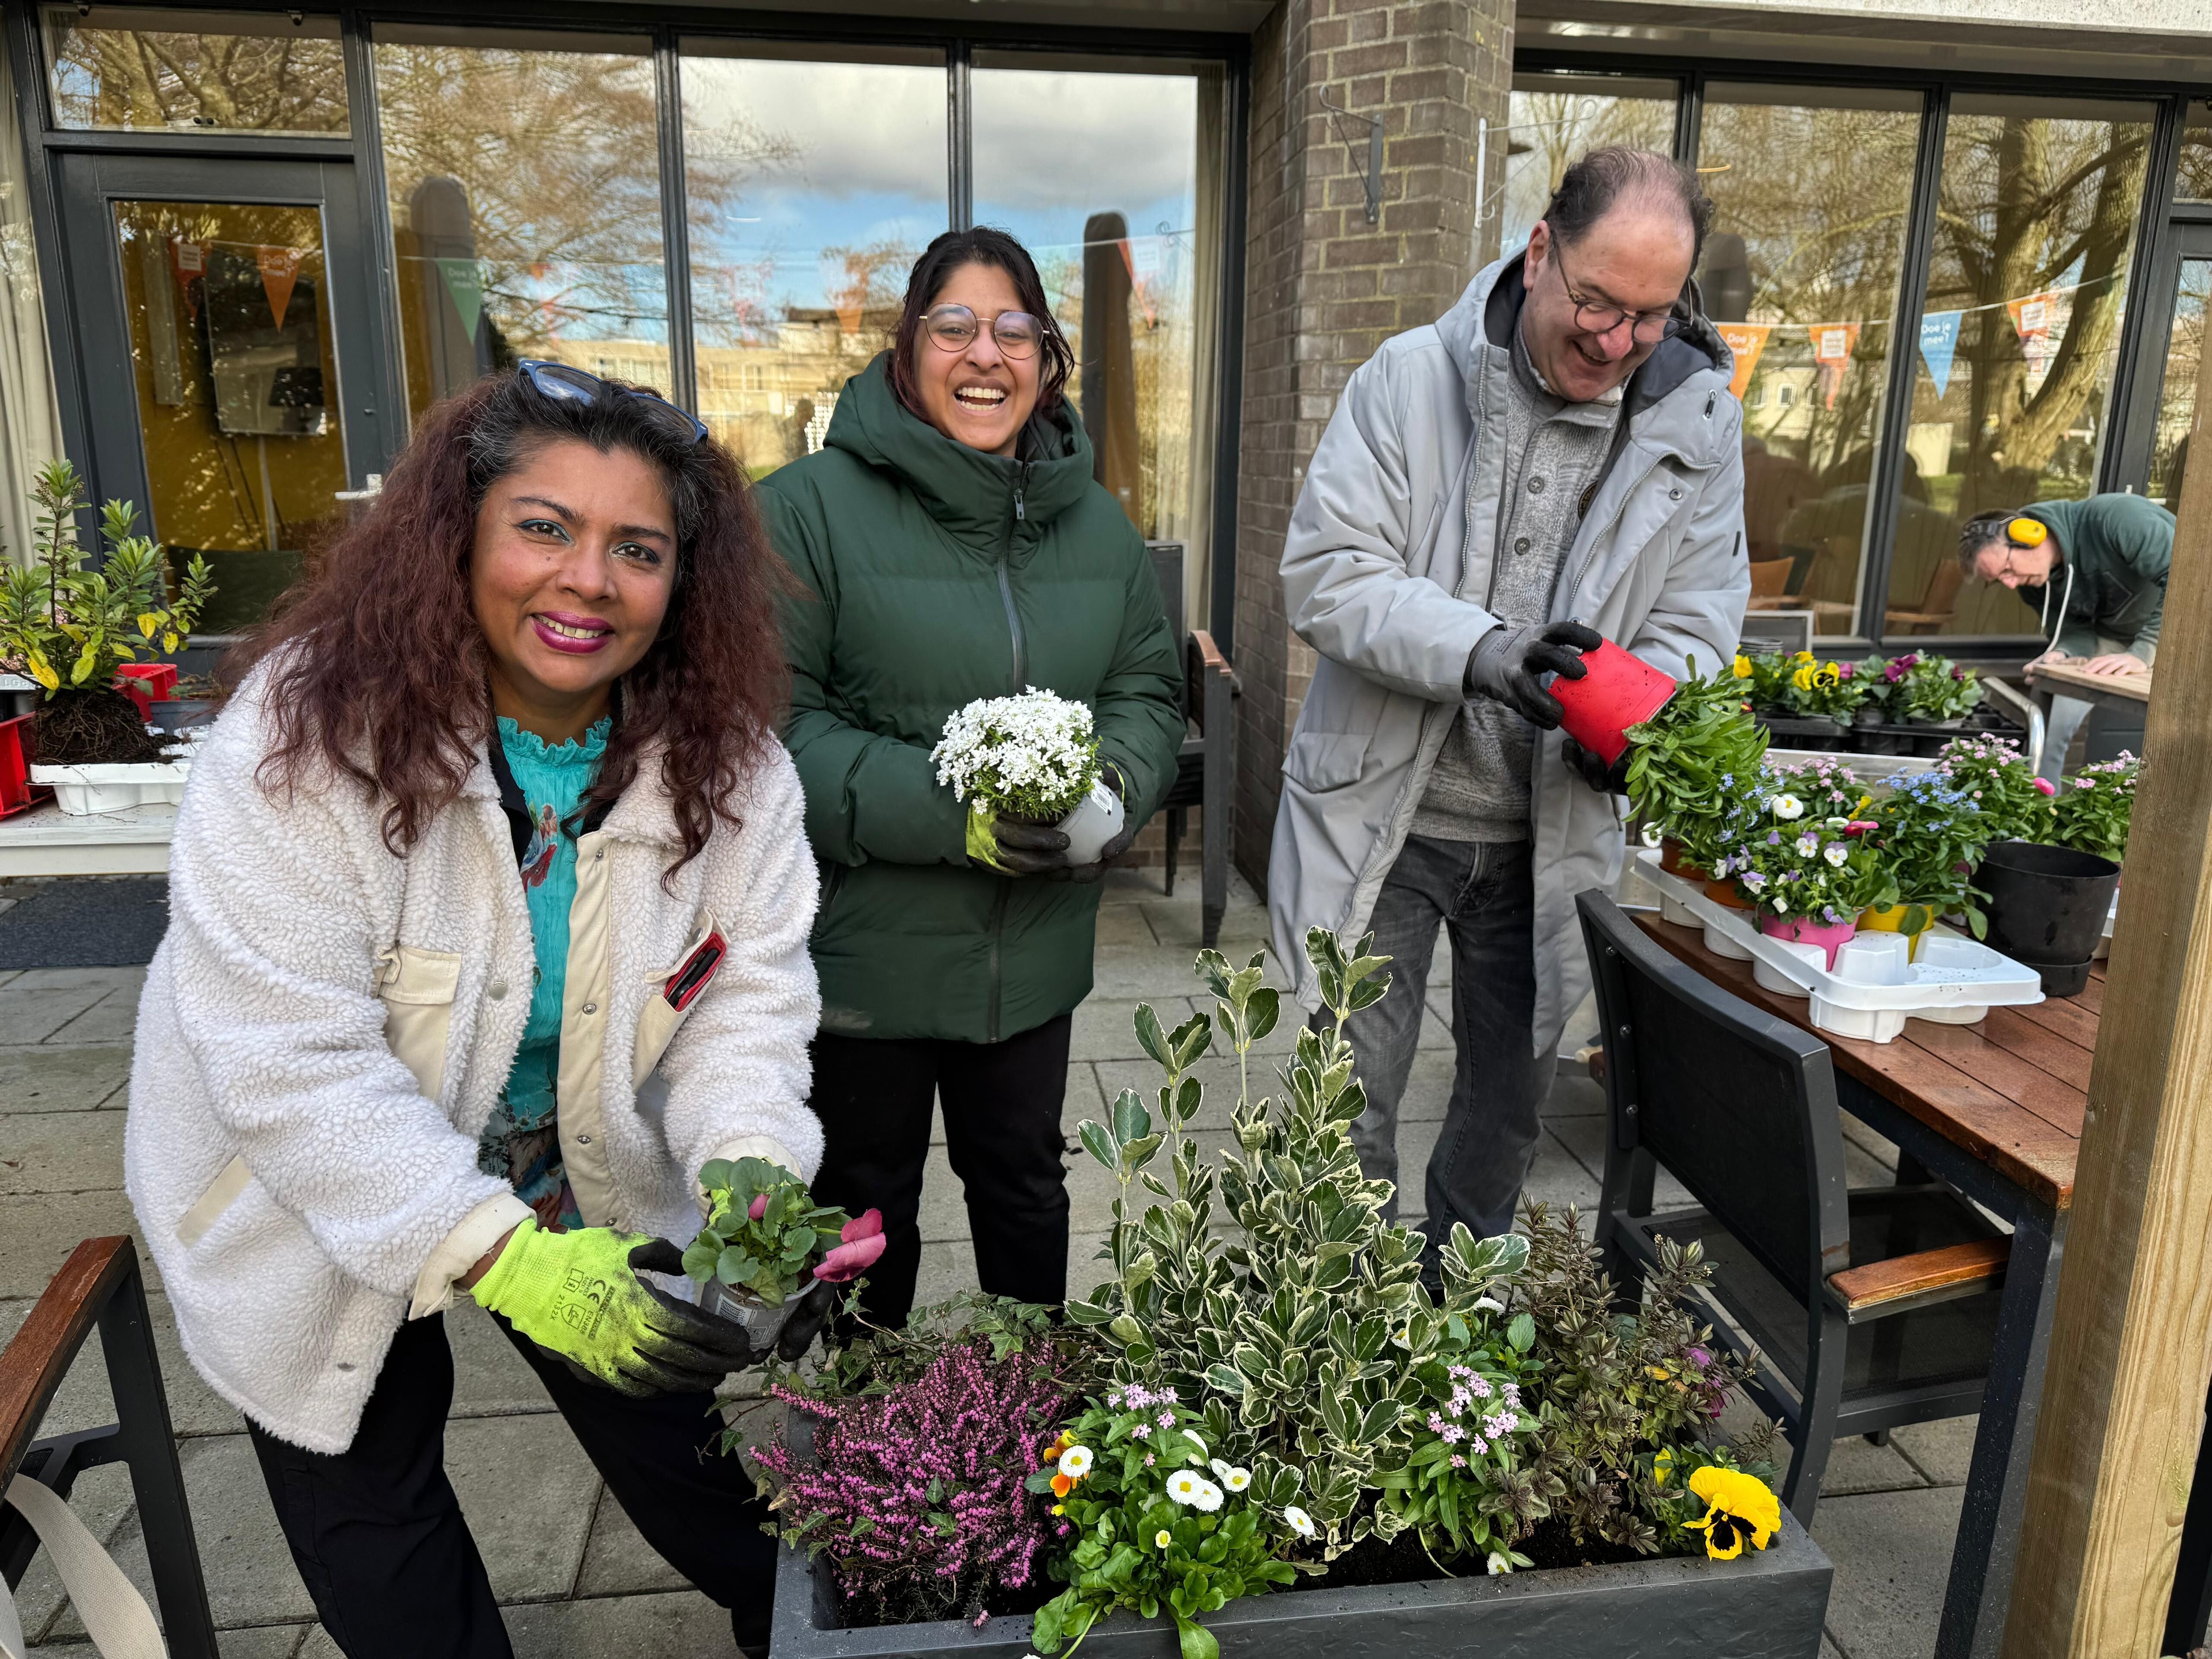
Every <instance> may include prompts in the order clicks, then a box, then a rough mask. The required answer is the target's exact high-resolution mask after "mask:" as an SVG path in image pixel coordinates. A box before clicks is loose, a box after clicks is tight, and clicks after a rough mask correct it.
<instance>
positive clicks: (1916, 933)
mask: <svg viewBox="0 0 2212 1659" xmlns="http://www.w3.org/2000/svg"><path fill="white" fill-rule="evenodd" d="M1913 908H1914V907H1913V906H1911V905H1910V904H1881V905H1875V906H1873V907H1871V908H1868V909H1864V910H1862V911H1860V912H1859V931H1860V932H1861V933H1904V932H1905V916H1906V915H1908V914H1909V913H1910V912H1911V910H1912V909H1913ZM1918 908H1919V910H1920V915H1921V922H1920V926H1919V927H1916V928H1914V929H1912V930H1911V940H1912V942H1911V945H1910V946H1909V947H1908V948H1907V950H1906V952H1905V954H1906V957H1907V958H1908V959H1910V958H1912V957H1918V956H1919V954H1920V941H1921V940H1922V939H1925V938H1926V937H1927V936H1928V930H1929V928H1930V927H1934V926H1935V925H1936V911H1935V908H1934V907H1933V906H1930V905H1926V904H1923V905H1921V906H1919V907H1918Z"/></svg>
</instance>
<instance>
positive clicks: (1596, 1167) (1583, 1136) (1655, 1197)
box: [1544, 1117, 1697, 1210]
mask: <svg viewBox="0 0 2212 1659" xmlns="http://www.w3.org/2000/svg"><path fill="white" fill-rule="evenodd" d="M1544 1127H1546V1128H1547V1129H1548V1130H1550V1131H1551V1133H1553V1134H1554V1135H1556V1136H1558V1137H1559V1141H1560V1144H1561V1145H1563V1146H1565V1147H1567V1149H1568V1150H1569V1151H1571V1152H1572V1153H1573V1154H1574V1156H1575V1158H1576V1159H1577V1161H1578V1162H1579V1163H1580V1164H1582V1166H1583V1170H1586V1171H1587V1172H1588V1174H1589V1179H1590V1182H1591V1183H1592V1186H1591V1200H1590V1201H1591V1202H1593V1203H1595V1201H1596V1194H1597V1190H1598V1183H1601V1182H1603V1181H1604V1179H1605V1135H1606V1121H1605V1119H1604V1118H1603V1117H1558V1118H1547V1119H1546V1120H1545V1126H1544ZM1651 1201H1652V1205H1653V1206H1654V1207H1655V1208H1656V1209H1660V1210H1673V1209H1682V1208H1687V1207H1688V1206H1692V1205H1694V1204H1695V1203H1696V1202H1697V1200H1695V1199H1693V1198H1692V1197H1691V1196H1690V1194H1689V1189H1688V1188H1686V1187H1684V1186H1683V1185H1682V1183H1681V1182H1679V1181H1677V1180H1675V1179H1674V1176H1670V1175H1668V1173H1667V1172H1666V1170H1664V1169H1663V1168H1662V1170H1660V1172H1659V1179H1658V1181H1657V1182H1656V1184H1655V1185H1654V1186H1653V1188H1652V1194H1651Z"/></svg>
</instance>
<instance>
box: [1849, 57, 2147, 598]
mask: <svg viewBox="0 0 2212 1659" xmlns="http://www.w3.org/2000/svg"><path fill="white" fill-rule="evenodd" d="M2151 115H2152V110H2151V106H2149V105H2148V104H2125V103H2106V102H2091V101H2088V100H2069V99H2055V98H2030V97H2027V96H2025V95H2022V94H2010V93H2008V94H2001V95H2000V94H1965V93H1961V94H1957V95H1956V96H1954V98H1953V99H1952V100H1951V118H1950V122H1949V127H1948V132H1947V134H1946V136H1945V138H1944V143H1943V171H1942V197H1941V201H1940V203H1939V204H1938V212H1937V215H1936V246H1935V260H1934V264H1933V267H1932V269H1931V270H1930V271H1929V279H1928V295H1927V301H1926V307H1925V312H1924V314H1923V318H1922V319H1921V325H1920V343H1919V360H1920V361H1919V363H1918V365H1917V368H1918V372H1917V374H1916V375H1915V377H1914V380H1913V392H1912V414H1911V439H1910V440H1909V441H1908V448H1909V450H1910V451H1911V467H1910V469H1909V470H1908V474H1907V476H1908V477H1917V481H1918V487H1919V489H1921V490H1922V491H1923V501H1924V505H1925V506H1926V507H1927V508H1928V509H1929V511H1928V512H1927V513H1925V514H1922V515H1913V516H1914V520H1915V522H1917V523H1924V525H1925V530H1924V533H1923V532H1921V531H1917V530H1916V531H1915V532H1912V533H1910V534H1908V533H1907V532H1906V529H1905V523H1906V516H1907V515H1905V514H1903V513H1900V516H1899V532H1898V538H1897V546H1896V550H1895V553H1894V554H1893V557H1892V560H1891V564H1890V575H1889V613H1888V619H1887V631H1889V632H1891V633H1905V634H1919V633H1939V634H1996V635H2008V634H2010V635H2018V634H2028V633H2033V631H2034V629H2035V622H2036V617H2035V611H2034V609H2033V606H2031V605H2029V604H2028V603H2027V599H2038V602H2039V598H2038V596H2036V595H2035V594H2033V592H2028V594H2027V599H2023V598H2022V597H2021V596H2019V595H2015V594H2014V593H2012V592H2008V590H2007V589H2005V588H2003V587H2001V586H1996V585H1995V584H1988V585H1984V584H1982V583H1979V582H1966V583H1964V584H1963V585H1962V583H1961V580H1960V572H1959V568H1958V562H1957V560H1956V558H1955V556H1954V549H1955V546H1956V538H1957V533H1958V526H1960V524H1962V523H1964V522H1965V521H1966V519H1967V518H1968V517H1970V516H1972V514H1974V513H1980V512H1985V511H1989V510H1991V509H1996V508H2003V507H2022V506H2025V505H2027V503H2029V502H2031V501H2052V500H2070V499H2075V498H2078V497H2081V496H2083V495H2088V494H2090V493H2091V491H2092V490H2093V489H2095V487H2096V476H2097V463H2098V458H2099V456H2100V454H2101V453H2103V450H2104V447H2105V444H2106V439H2107V437H2108V436H2109V434H2110V430H2111V422H2110V421H2109V420H2108V419H2107V410H2106V398H2107V396H2108V394H2109V393H2110V392H2111V390H2112V371H2113V368H2114V365H2115V362H2116V361H2117V359H2118V353H2119V341H2120V321H2121V312H2122V309H2123V307H2124V304H2125V301H2126V295H2127V283H2128V264H2129V259H2130V255H2131V254H2132V252H2134V246H2135V228H2136V214H2137V210H2138V208H2139V206H2140V204H2141V198H2142V181H2143V167H2144V161H2145V156H2146V154H2147V152H2148V149H2149V145H2150V130H2151ZM1908 494H1909V491H1908Z"/></svg>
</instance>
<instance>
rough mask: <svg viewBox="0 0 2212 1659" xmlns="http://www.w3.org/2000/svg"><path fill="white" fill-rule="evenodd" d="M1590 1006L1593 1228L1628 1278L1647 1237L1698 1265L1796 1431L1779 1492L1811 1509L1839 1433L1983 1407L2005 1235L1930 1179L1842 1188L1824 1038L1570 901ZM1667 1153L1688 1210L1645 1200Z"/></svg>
mask: <svg viewBox="0 0 2212 1659" xmlns="http://www.w3.org/2000/svg"><path fill="white" fill-rule="evenodd" d="M1576 904H1577V908H1578V909H1579V910H1580V912H1581V915H1582V925H1583V943H1584V945H1586V946H1587V947H1588V949H1589V960H1590V967H1591V969H1592V973H1593V976H1594V978H1595V981H1596V990H1597V1003H1598V1012H1599V1014H1600V1017H1601V1019H1602V1021H1603V1027H1604V1043H1605V1092H1606V1105H1607V1117H1608V1120H1609V1127H1610V1133H1608V1135H1607V1139H1606V1148H1605V1184H1604V1195H1603V1197H1602V1199H1601V1201H1600V1210H1599V1217H1598V1243H1599V1244H1600V1245H1601V1247H1602V1248H1603V1249H1604V1250H1605V1253H1606V1256H1607V1262H1608V1264H1609V1266H1610V1267H1611V1268H1612V1270H1613V1273H1614V1274H1615V1277H1616V1281H1617V1282H1618V1283H1620V1285H1622V1286H1623V1288H1624V1289H1625V1290H1626V1289H1628V1288H1630V1287H1632V1286H1633V1285H1636V1284H1637V1283H1638V1282H1639V1281H1640V1276H1641V1274H1642V1273H1644V1271H1646V1270H1648V1269H1649V1268H1650V1267H1652V1266H1653V1265H1654V1264H1655V1263H1656V1261H1657V1260H1658V1244H1657V1241H1658V1240H1659V1239H1661V1238H1662V1237H1663V1238H1670V1239H1673V1240H1674V1241H1675V1242H1676V1243H1690V1242H1691V1241H1692V1240H1695V1241H1696V1242H1697V1243H1699V1244H1700V1245H1702V1246H1703V1247H1704V1250H1705V1258H1706V1260H1707V1261H1710V1262H1711V1264H1712V1268H1713V1279H1712V1285H1711V1291H1710V1296H1711V1302H1712V1304H1714V1313H1715V1315H1716V1317H1715V1319H1714V1327H1715V1335H1716V1338H1717V1340H1720V1341H1721V1342H1723V1343H1724V1344H1726V1345H1727V1346H1729V1348H1731V1349H1733V1350H1734V1351H1735V1352H1737V1353H1739V1354H1743V1355H1748V1356H1751V1357H1752V1358H1753V1368H1754V1369H1753V1377H1752V1380H1751V1382H1750V1383H1749V1384H1748V1385H1747V1387H1748V1391H1749V1393H1750V1394H1751V1395H1752V1398H1753V1401H1755V1402H1756V1403H1757V1404H1759V1406H1760V1407H1762V1408H1764V1409H1765V1411H1767V1412H1768V1413H1770V1414H1771V1415H1772V1416H1775V1417H1778V1418H1780V1419H1782V1420H1783V1422H1784V1424H1785V1425H1787V1428H1788V1431H1789V1434H1790V1443H1791V1445H1792V1447H1793V1448H1794V1450H1793V1454H1792V1455H1791V1457H1790V1469H1789V1473H1788V1474H1787V1476H1786V1477H1785V1478H1784V1482H1783V1487H1782V1501H1783V1502H1784V1503H1785V1504H1788V1505H1789V1506H1790V1509H1791V1510H1792V1511H1793V1512H1794V1513H1795V1514H1796V1516H1797V1519H1798V1520H1799V1521H1800V1522H1802V1523H1803V1524H1804V1525H1806V1526H1808V1527H1809V1526H1811V1525H1812V1524H1813V1511H1814V1506H1815V1505H1816V1504H1818V1503H1819V1502H1820V1480H1821V1477H1822V1476H1823V1475H1824V1474H1826V1469H1827V1463H1828V1452H1829V1448H1830V1446H1831V1445H1832V1443H1833V1442H1834V1441H1835V1440H1836V1439H1838V1437H1841V1436H1844V1435H1849V1434H1869V1435H1870V1434H1876V1433H1880V1432H1881V1431H1886V1430H1887V1429H1890V1428H1893V1427H1896V1426H1898V1425H1902V1424H1907V1423H1920V1422H1926V1421H1929V1420H1931V1419H1937V1418H1944V1417H1962V1416H1966V1415H1967V1414H1969V1413H1974V1412H1978V1411H1979V1410H1980V1409H1981V1404H1982V1391H1983V1389H1984V1386H1985V1384H1986V1383H1987V1380H1988V1373H1989V1360H1990V1340H1991V1338H1992V1336H1993V1335H1994V1334H1995V1331H1996V1319H1997V1310H1998V1304H1999V1301H2000V1298H1999V1297H1996V1296H1993V1295H1990V1294H1989V1292H1990V1291H1992V1290H1994V1289H1995V1288H1996V1286H1997V1285H1999V1284H2001V1283H2002V1274H2003V1271H2004V1263H2005V1259H2006V1256H2007V1255H2008V1251H2009V1249H2010V1243H2009V1241H2008V1239H2007V1238H2006V1237H2004V1236H2003V1235H2002V1233H2001V1232H2000V1231H1998V1229H1997V1228H1996V1226H1995V1225H1992V1224H1991V1223H1990V1221H1989V1220H1988V1219H1987V1218H1984V1216H1983V1214H1982V1213H1981V1212H1980V1211H1978V1210H1977V1209H1976V1208H1975V1207H1974V1206H1972V1205H1971V1204H1969V1203H1968V1202H1967V1201H1966V1200H1965V1199H1963V1198H1961V1197H1960V1196H1959V1194H1956V1193H1954V1192H1953V1191H1952V1190H1951V1189H1950V1188H1948V1187H1946V1186H1944V1185H1942V1183H1941V1182H1924V1183H1918V1184H1913V1185H1907V1186H1894V1187H1876V1188H1862V1189H1859V1190H1856V1191H1847V1190H1846V1189H1845V1186H1844V1138H1843V1124H1842V1119H1841V1115H1840V1114H1839V1112H1838V1109H1837V1105H1836V1079H1835V1072H1834V1070H1833V1067H1832V1062H1831V1060H1830V1057H1829V1054H1828V1046H1827V1044H1826V1043H1824V1042H1821V1041H1820V1039H1819V1038H1818V1037H1815V1036H1812V1035H1811V1034H1810V1033H1808V1032H1807V1031H1804V1030H1800V1029H1799V1028H1798V1027H1796V1026H1795V1025H1792V1024H1790V1023H1789V1022H1787V1021H1785V1020H1781V1019H1778V1018H1774V1017H1773V1016H1772V1015H1771V1014H1768V1013H1765V1012H1763V1011H1761V1010H1759V1009H1757V1008H1754V1007H1753V1006H1751V1005H1750V1004H1748V1003H1747V1002H1745V1001H1743V1000H1741V998H1739V997H1736V996H1734V995H1732V994H1729V992H1727V991H1725V990H1723V988H1722V987H1719V986H1717V985H1716V984H1714V983H1713V982H1712V981H1711V980H1708V979H1706V978H1705V976H1704V975H1701V974H1699V973H1698V972H1697V971H1696V970H1695V969H1692V968H1690V967H1688V966H1686V964H1684V963H1680V962H1678V961H1676V960H1675V959H1674V957H1671V956H1669V955H1668V953H1667V952H1666V951H1663V950H1662V949H1661V948H1660V947H1659V946H1658V945H1656V944H1655V943H1654V942H1653V941H1652V940H1650V939H1648V938H1646V937H1645V936H1644V933H1643V931H1642V930H1641V929H1640V928H1638V927H1637V925H1636V924H1635V922H1634V921H1632V919H1631V918H1630V917H1629V916H1628V915H1627V914H1626V913H1625V912H1624V911H1623V910H1622V909H1621V908H1620V907H1619V906H1618V905H1616V904H1615V903H1613V901H1612V900H1611V899H1610V898H1609V897H1607V896H1606V894H1605V893H1604V892H1603V891H1602V890H1599V889H1595V888H1593V889H1591V890H1589V891H1588V892H1586V893H1583V895H1582V896H1580V897H1579V898H1578V899H1577V901H1576ZM1661 1168H1664V1169H1665V1170H1667V1171H1668V1173H1669V1174H1670V1175H1672V1176H1674V1178H1675V1179H1676V1180H1677V1181H1679V1182H1681V1184H1682V1185H1683V1186H1684V1187H1685V1188H1688V1190H1689V1192H1690V1194H1691V1195H1692V1197H1693V1198H1695V1199H1696V1200H1697V1201H1698V1205H1699V1207H1697V1208H1693V1209H1685V1210H1676V1211H1673V1212H1668V1213H1665V1214H1655V1213H1654V1212H1653V1210H1652V1194H1653V1188H1654V1186H1655V1184H1656V1180H1657V1175H1658V1171H1659V1170H1660V1169H1661Z"/></svg>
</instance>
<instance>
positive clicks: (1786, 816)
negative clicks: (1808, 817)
mask: <svg viewBox="0 0 2212 1659" xmlns="http://www.w3.org/2000/svg"><path fill="white" fill-rule="evenodd" d="M1768 805H1770V806H1771V807H1772V808H1773V811H1774V816H1775V817H1778V818H1781V819H1783V820H1784V822H1787V821H1788V820H1790V819H1791V818H1802V817H1804V816H1805V803H1804V802H1803V801H1802V800H1799V799H1797V797H1796V796H1795V795H1793V794H1790V793H1789V792H1788V791H1787V790H1784V792H1783V793H1781V794H1778V795H1777V796H1776V797H1775V798H1774V799H1773V800H1771V802H1769V803H1768Z"/></svg>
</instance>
